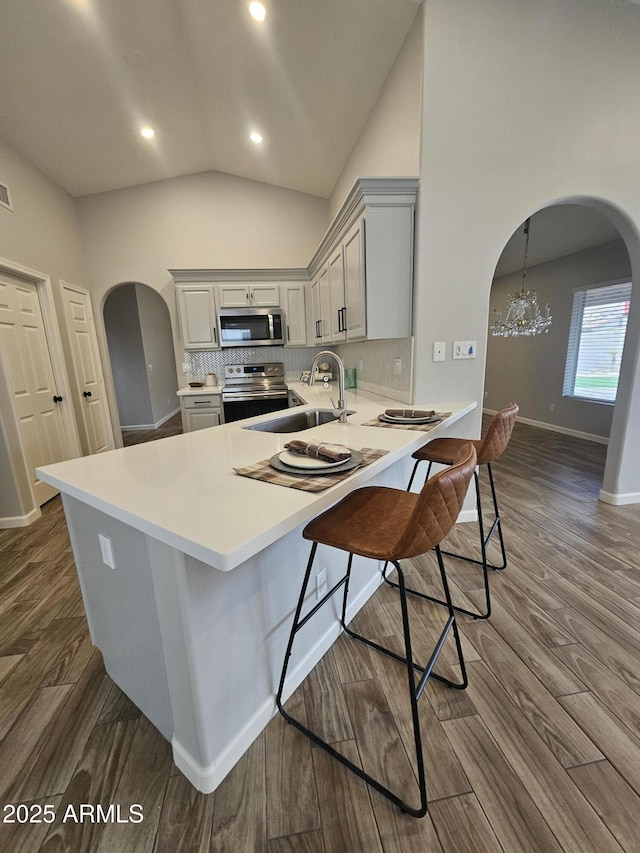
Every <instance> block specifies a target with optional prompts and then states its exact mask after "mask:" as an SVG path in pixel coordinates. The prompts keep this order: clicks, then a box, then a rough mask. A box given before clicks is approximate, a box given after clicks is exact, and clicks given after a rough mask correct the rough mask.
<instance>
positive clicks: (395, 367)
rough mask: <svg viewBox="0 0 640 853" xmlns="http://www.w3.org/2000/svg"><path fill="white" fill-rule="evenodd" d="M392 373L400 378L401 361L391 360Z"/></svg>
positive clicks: (397, 359)
mask: <svg viewBox="0 0 640 853" xmlns="http://www.w3.org/2000/svg"><path fill="white" fill-rule="evenodd" d="M393 372H394V374H395V375H396V376H402V359H401V358H394V359H393Z"/></svg>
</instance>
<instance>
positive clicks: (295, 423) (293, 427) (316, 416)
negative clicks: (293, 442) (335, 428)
mask: <svg viewBox="0 0 640 853" xmlns="http://www.w3.org/2000/svg"><path fill="white" fill-rule="evenodd" d="M347 414H348V415H353V414H354V412H353V411H347ZM337 420H338V418H337V416H336V415H334V413H333V409H307V411H306V412H298V411H295V412H291V413H290V414H288V415H281V416H280V417H279V418H273V419H272V420H270V421H263V422H262V423H260V424H251V426H246V427H243V428H244V429H256V430H258V431H259V432H301V431H302V430H305V429H311V427H316V426H321V425H322V424H328V423H331V421H337Z"/></svg>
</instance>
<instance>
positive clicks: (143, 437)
mask: <svg viewBox="0 0 640 853" xmlns="http://www.w3.org/2000/svg"><path fill="white" fill-rule="evenodd" d="M121 432H122V443H123V445H124V446H125V447H130V446H131V445H132V444H142V443H143V442H146V441H156V440H157V439H159V438H168V437H169V436H170V435H181V433H182V416H181V414H180V412H176V413H175V415H171V417H170V418H169V419H168V420H166V421H165V422H164V423H163V424H162V426H159V427H158V428H157V429H123V430H121Z"/></svg>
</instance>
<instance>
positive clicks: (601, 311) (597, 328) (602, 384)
mask: <svg viewBox="0 0 640 853" xmlns="http://www.w3.org/2000/svg"><path fill="white" fill-rule="evenodd" d="M630 301H631V282H625V283H624V284H610V285H607V286H606V287H592V288H588V289H584V290H576V291H575V292H574V294H573V310H572V312H571V328H570V330H569V347H568V350H567V364H566V368H565V373H564V386H563V389H562V393H563V394H564V396H565V397H578V398H580V399H582V400H596V401H598V402H604V403H615V400H616V393H617V391H618V376H619V374H620V361H621V359H622V348H623V346H624V336H625V333H626V331H627V317H628V316H629V303H630Z"/></svg>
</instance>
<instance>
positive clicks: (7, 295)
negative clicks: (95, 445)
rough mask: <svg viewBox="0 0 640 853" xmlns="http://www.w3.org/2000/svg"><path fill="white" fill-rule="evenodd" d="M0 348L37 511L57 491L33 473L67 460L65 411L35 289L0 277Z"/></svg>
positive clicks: (27, 284) (31, 285)
mask: <svg viewBox="0 0 640 853" xmlns="http://www.w3.org/2000/svg"><path fill="white" fill-rule="evenodd" d="M0 343H1V345H2V350H3V356H4V360H5V362H6V366H7V373H8V376H9V380H10V382H11V389H12V394H13V403H14V408H15V412H16V414H17V417H18V422H19V424H20V434H21V437H22V444H23V449H24V454H25V460H26V464H27V468H28V471H29V475H30V476H31V477H32V484H33V491H34V494H35V498H36V502H37V504H38V506H42V504H43V503H45V501H48V500H49V499H50V498H52V497H53V496H54V495H56V494H57V489H54V488H53V487H52V486H49V485H47V484H46V483H43V482H42V481H41V480H39V479H38V478H37V477H36V473H35V469H36V468H38V467H40V466H41V465H50V464H51V463H53V462H60V461H61V460H63V459H68V458H69V455H70V454H69V448H68V444H67V438H66V433H65V427H64V421H63V416H62V410H61V408H60V407H61V406H62V405H68V402H67V401H64V400H63V399H62V397H61V396H60V395H59V394H58V389H57V388H56V383H55V379H54V373H53V367H52V364H51V355H50V352H49V345H48V342H47V335H46V332H45V328H44V322H43V319H42V310H41V307H40V300H39V298H38V289H37V287H36V285H35V284H34V283H31V282H22V281H20V280H18V279H12V278H10V277H8V276H5V275H4V274H0Z"/></svg>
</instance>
